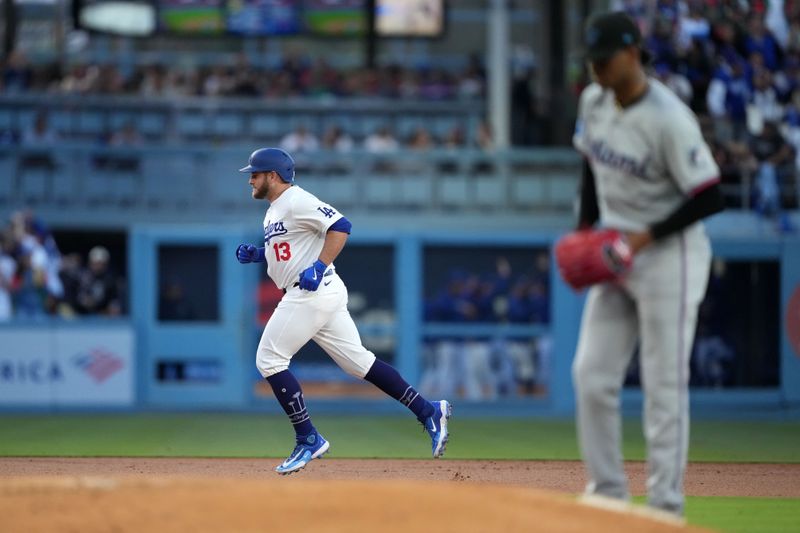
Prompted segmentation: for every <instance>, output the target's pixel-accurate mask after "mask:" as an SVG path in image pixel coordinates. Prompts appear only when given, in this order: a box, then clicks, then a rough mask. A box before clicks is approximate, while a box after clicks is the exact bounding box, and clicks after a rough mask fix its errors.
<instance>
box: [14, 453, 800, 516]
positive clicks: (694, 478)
mask: <svg viewBox="0 0 800 533" xmlns="http://www.w3.org/2000/svg"><path fill="white" fill-rule="evenodd" d="M279 462H280V460H278V459H183V458H156V459H154V458H138V457H133V458H118V457H110V458H109V457H98V458H69V457H11V458H0V479H2V478H3V477H8V476H14V477H20V476H111V477H117V476H137V477H148V478H151V477H154V476H213V477H220V478H238V479H258V480H267V481H269V480H275V479H279V478H278V476H277V475H276V474H275V473H274V472H273V471H272V469H273V468H274V467H275V465H276V464H278V463H279ZM626 469H627V471H628V476H629V479H630V480H631V491H632V493H633V494H634V495H639V494H644V493H645V464H644V463H641V462H631V463H627V465H626ZM289 479H290V480H292V481H294V480H298V479H302V480H309V481H314V480H326V481H327V480H354V481H370V480H378V479H380V480H416V481H426V482H427V481H443V482H444V481H448V482H453V481H455V482H468V483H491V484H497V485H513V486H522V487H527V488H536V489H545V490H553V491H558V492H567V493H571V494H577V493H579V492H581V491H582V489H583V485H584V483H585V478H584V470H583V465H582V464H581V463H580V462H578V461H477V460H475V461H460V460H448V459H445V460H440V461H434V460H424V461H423V460H398V459H327V458H323V459H322V460H317V461H313V462H312V463H311V464H309V466H308V467H307V468H306V469H305V470H304V471H302V472H300V473H298V474H296V475H294V476H291V477H290V478H289ZM686 493H687V494H689V495H692V496H750V497H752V496H761V497H775V498H778V497H787V498H800V464H752V463H745V464H736V463H692V464H690V465H689V469H688V471H687V475H686ZM0 516H2V515H0Z"/></svg>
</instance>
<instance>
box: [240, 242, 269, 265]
mask: <svg viewBox="0 0 800 533" xmlns="http://www.w3.org/2000/svg"><path fill="white" fill-rule="evenodd" d="M236 259H237V260H238V261H239V262H240V263H242V264H244V263H261V262H263V261H264V249H263V248H256V247H255V246H253V245H252V244H240V245H239V247H238V248H236Z"/></svg>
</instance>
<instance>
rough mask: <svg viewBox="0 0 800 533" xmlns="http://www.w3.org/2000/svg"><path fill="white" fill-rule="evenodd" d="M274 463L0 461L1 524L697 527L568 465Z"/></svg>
mask: <svg viewBox="0 0 800 533" xmlns="http://www.w3.org/2000/svg"><path fill="white" fill-rule="evenodd" d="M278 462H279V460H277V459H182V458H161V459H155V458H0V516H2V517H3V520H2V521H0V531H2V532H4V531H37V532H38V531H59V532H61V531H67V532H68V531H75V532H91V531H120V532H125V531H153V532H156V531H157V532H167V533H169V532H172V531H195V532H202V531H242V532H244V531H275V530H285V529H287V528H290V529H291V530H293V531H294V530H297V528H298V527H299V528H314V530H317V531H331V532H334V531H403V532H404V533H408V532H409V531H422V530H429V531H430V530H434V531H459V532H464V531H530V530H532V529H531V528H532V527H533V528H534V529H535V530H539V531H555V532H561V531H564V532H566V531H586V530H591V531H597V532H601V533H602V532H605V531H654V532H655V531H658V532H660V531H664V532H667V531H676V530H681V531H686V530H691V531H700V530H699V529H697V528H679V527H677V526H675V525H674V524H667V523H664V522H659V521H654V520H653V519H652V518H649V517H644V516H640V515H638V514H632V513H630V512H626V513H619V512H613V511H608V510H601V509H597V508H593V507H588V506H586V505H582V504H580V503H577V502H576V501H575V499H574V497H573V496H572V495H574V494H575V493H578V492H580V490H581V489H582V486H583V483H584V479H583V476H584V474H583V467H582V466H581V463H579V462H575V461H458V460H441V461H433V460H427V461H420V460H355V459H323V460H318V461H314V462H312V463H311V464H310V465H309V466H308V467H307V468H306V470H305V471H303V472H300V473H298V474H295V475H293V476H289V477H285V478H283V477H279V476H277V475H276V474H275V473H274V472H273V471H272V468H273V467H274V466H275V464H277V463H278ZM627 469H628V472H629V475H630V476H631V479H632V485H631V489H632V491H633V492H634V494H641V493H642V492H643V488H644V465H643V464H642V463H630V464H628V465H627ZM743 480H747V481H746V483H743ZM687 493H688V494H692V495H710V494H713V495H724V496H771V497H800V465H771V464H692V465H690V467H689V471H688V475H687Z"/></svg>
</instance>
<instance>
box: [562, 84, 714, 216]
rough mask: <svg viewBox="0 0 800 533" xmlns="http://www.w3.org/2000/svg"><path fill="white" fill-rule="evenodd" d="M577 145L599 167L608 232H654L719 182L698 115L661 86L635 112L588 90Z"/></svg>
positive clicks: (596, 173) (654, 86)
mask: <svg viewBox="0 0 800 533" xmlns="http://www.w3.org/2000/svg"><path fill="white" fill-rule="evenodd" d="M573 144H574V145H575V147H576V148H577V149H578V150H579V151H580V152H581V153H582V154H583V155H584V156H585V157H586V158H587V159H588V160H589V163H590V165H591V167H592V172H593V173H594V177H595V186H596V189H597V200H598V207H599V208H600V223H601V224H602V225H603V226H605V227H610V228H616V229H620V230H627V231H641V230H643V229H646V228H647V227H648V226H649V225H651V224H653V223H655V222H658V221H660V220H662V219H664V218H666V217H667V216H668V215H669V214H670V213H672V212H673V211H674V210H675V209H676V208H677V207H678V206H679V205H680V204H682V203H683V202H684V201H685V200H686V197H687V195H690V194H692V193H693V192H694V191H697V190H700V189H703V188H704V187H707V186H708V185H710V184H712V183H714V182H716V181H717V180H718V178H719V169H718V168H717V164H716V163H715V162H714V158H713V157H712V155H711V150H709V148H708V145H707V144H706V142H705V141H704V140H703V136H702V134H701V132H700V127H699V126H698V124H697V119H696V118H695V116H694V113H692V111H691V110H690V109H689V108H688V107H686V105H685V104H684V103H683V102H682V101H681V100H680V98H678V97H677V96H676V95H675V94H674V93H673V92H672V91H670V90H669V89H668V88H667V87H666V86H664V85H663V84H662V83H661V82H659V81H658V80H653V79H651V80H650V88H649V90H648V91H647V93H646V94H645V95H644V96H643V97H642V99H641V100H640V101H638V102H636V103H635V104H634V105H632V106H630V107H629V108H627V109H623V108H620V107H619V106H618V105H617V104H616V101H615V99H614V93H613V92H612V91H610V90H607V91H604V90H603V89H602V88H601V87H600V86H599V85H597V84H592V85H590V86H589V87H587V88H586V89H585V90H584V91H583V93H582V94H581V99H580V104H579V108H578V121H577V123H576V126H575V135H574V137H573Z"/></svg>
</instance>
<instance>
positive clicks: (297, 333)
mask: <svg viewBox="0 0 800 533" xmlns="http://www.w3.org/2000/svg"><path fill="white" fill-rule="evenodd" d="M240 172H247V173H249V174H250V186H251V187H252V188H253V190H252V196H253V198H255V199H257V200H264V199H266V200H267V201H268V202H269V204H270V205H269V209H267V214H266V216H265V217H264V246H263V247H257V246H255V245H252V244H241V245H239V247H238V248H237V250H236V258H237V259H238V260H239V262H240V263H252V262H264V261H266V263H267V273H268V274H269V276H270V277H271V278H272V280H273V281H274V282H275V283H276V284H277V285H278V287H281V288H282V289H283V292H284V296H283V298H282V299H281V301H280V303H279V304H278V307H277V308H276V309H275V312H274V313H273V314H272V316H271V317H270V319H269V321H268V322H267V325H266V327H265V328H264V333H263V334H262V336H261V341H260V342H259V345H258V352H257V354H256V366H257V367H258V370H259V372H260V373H261V375H262V376H264V378H265V379H266V380H267V381H268V382H269V384H270V386H271V387H272V391H273V392H274V393H275V397H276V398H277V399H278V402H280V404H281V407H283V409H284V411H286V414H287V415H288V416H289V420H290V421H291V423H292V425H293V426H294V430H295V433H296V441H297V444H296V446H295V448H294V450H293V451H292V453H291V454H289V457H288V458H287V459H286V460H285V461H284V462H283V463H281V464H280V465H278V467H277V468H276V469H275V471H276V472H278V473H279V474H291V473H293V472H296V471H298V470H300V469H302V468H304V467H305V466H306V464H308V463H309V461H311V460H312V459H316V458H317V457H320V456H322V455H323V454H324V453H326V452H327V451H328V449H329V448H330V443H329V442H328V441H327V440H325V439H324V438H323V437H322V435H320V434H319V432H318V431H317V430H316V429H315V428H314V425H313V424H312V423H311V417H310V415H309V413H308V409H307V408H306V404H305V400H304V399H303V391H302V389H301V388H300V383H298V381H297V379H295V377H294V376H293V375H292V373H291V371H290V370H289V362H290V361H291V359H292V356H293V355H294V354H295V353H296V352H297V350H299V349H300V348H301V347H302V346H303V345H304V344H306V343H307V342H308V341H309V340H310V339H313V340H314V341H315V342H316V343H317V344H319V346H320V347H322V349H323V350H325V352H326V353H327V354H328V355H330V356H331V358H332V359H333V360H334V361H335V362H336V363H337V364H338V365H339V366H340V367H342V369H344V371H345V372H347V373H348V374H351V375H353V376H356V377H359V378H362V379H366V380H367V381H369V382H371V383H373V384H374V385H375V386H377V387H378V388H379V389H381V390H382V391H383V392H385V393H386V394H388V395H389V396H391V397H392V398H394V399H396V400H398V401H399V402H400V403H402V404H403V405H405V406H406V407H408V408H409V409H410V410H411V411H412V412H413V413H414V414H415V415H416V416H417V419H418V420H419V421H420V422H421V423H422V424H423V425H424V426H425V429H426V430H427V432H428V434H429V435H430V437H431V441H432V450H433V457H441V456H442V454H444V451H445V446H446V444H447V439H448V432H447V421H448V419H449V418H450V414H451V406H450V403H449V402H447V401H446V400H439V401H436V402H429V401H427V400H426V399H425V398H423V397H422V396H421V395H420V394H419V393H418V392H417V391H416V390H415V389H414V387H412V386H411V385H409V384H408V383H407V382H406V381H405V380H404V379H403V378H402V377H401V376H400V374H399V373H398V372H397V370H395V369H394V368H393V367H391V366H390V365H388V364H386V363H384V362H383V361H380V360H378V359H376V358H375V355H374V354H373V353H372V352H370V351H369V350H367V349H366V348H364V346H363V345H362V344H361V338H360V337H359V334H358V330H357V329H356V325H355V324H354V323H353V319H352V318H351V317H350V313H349V312H348V311H347V287H345V285H344V282H343V281H342V279H341V278H340V277H339V276H338V275H337V274H336V270H335V268H334V265H333V261H334V259H336V257H337V256H338V255H339V253H340V252H341V251H342V248H343V247H344V245H345V241H347V237H348V235H349V234H350V228H351V224H350V222H349V221H348V220H347V219H346V218H345V217H344V216H342V215H341V214H340V213H338V212H337V211H336V210H335V209H334V208H333V207H331V206H330V205H328V204H326V203H324V202H322V201H320V200H318V199H317V198H316V197H315V196H314V195H312V194H311V193H309V192H307V191H305V190H303V189H301V188H300V187H298V186H297V185H294V160H293V159H292V157H291V156H290V155H289V154H287V153H286V152H284V151H283V150H279V149H277V148H262V149H260V150H256V151H255V152H253V153H252V155H251V156H250V161H249V164H248V165H247V166H246V167H244V168H242V169H240Z"/></svg>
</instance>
